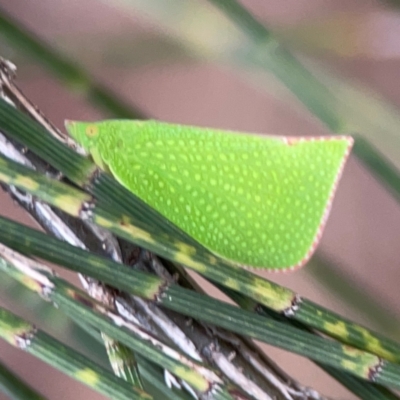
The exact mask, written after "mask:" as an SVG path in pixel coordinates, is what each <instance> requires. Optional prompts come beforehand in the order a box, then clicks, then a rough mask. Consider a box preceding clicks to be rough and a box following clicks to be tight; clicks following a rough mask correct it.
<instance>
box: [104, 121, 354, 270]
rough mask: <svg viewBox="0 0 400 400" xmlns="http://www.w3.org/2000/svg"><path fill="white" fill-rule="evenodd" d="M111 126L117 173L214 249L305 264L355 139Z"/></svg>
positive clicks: (107, 142)
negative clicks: (289, 137) (283, 137)
mask: <svg viewBox="0 0 400 400" xmlns="http://www.w3.org/2000/svg"><path fill="white" fill-rule="evenodd" d="M118 122H119V121H117V122H116V121H113V122H111V124H112V125H111V126H108V128H107V135H104V136H102V137H101V138H99V139H100V140H99V142H98V146H99V151H100V153H101V154H102V157H103V159H104V161H105V162H106V163H107V164H108V166H109V168H110V170H111V172H112V173H113V174H114V176H115V177H116V178H117V179H118V180H119V181H120V182H121V183H122V184H123V185H124V186H126V187H127V188H128V189H129V190H131V191H132V192H133V193H135V194H136V195H137V196H139V197H140V198H142V199H143V200H144V201H145V202H146V203H148V204H149V205H151V206H152V207H153V208H155V209H157V210H158V211H159V212H160V213H161V214H163V215H164V216H165V217H167V218H168V219H169V220H171V221H172V222H174V223H175V224H176V225H177V226H179V227H180V228H181V229H182V230H184V231H185V232H187V233H188V234H189V235H191V236H192V237H194V238H195V239H196V240H198V241H199V242H200V243H202V244H203V245H204V246H205V247H207V248H209V249H210V250H211V251H213V252H215V253H217V254H219V255H221V256H223V257H224V258H227V259H229V260H232V261H234V262H235V263H238V264H241V265H246V266H251V267H261V268H273V269H285V268H292V267H296V266H300V265H301V264H302V263H303V262H304V261H305V260H307V259H308V257H309V256H310V255H311V253H312V251H313V250H314V247H315V245H316V242H317V241H318V239H319V236H320V234H321V232H322V228H323V225H324V223H325V220H326V218H327V215H328V211H329V208H330V204H331V200H332V197H333V192H334V187H335V185H336V182H337V180H338V177H339V176H340V173H341V170H342V167H343V164H344V161H345V157H346V155H347V152H348V151H349V148H350V144H351V142H350V139H349V138H345V137H338V138H334V137H333V138H322V139H321V138H319V139H303V140H301V139H300V140H299V139H294V138H292V139H291V140H289V139H287V140H286V139H282V138H278V137H268V136H264V137H263V136H255V135H241V134H237V133H233V132H232V133H229V132H226V131H223V132H221V131H216V130H211V129H202V128H194V127H187V126H179V125H171V124H165V123H159V122H154V121H146V122H136V121H129V122H123V123H122V122H120V124H118Z"/></svg>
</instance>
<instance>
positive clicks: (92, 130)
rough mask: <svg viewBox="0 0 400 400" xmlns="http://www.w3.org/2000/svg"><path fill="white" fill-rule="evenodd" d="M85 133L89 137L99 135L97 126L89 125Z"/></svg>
mask: <svg viewBox="0 0 400 400" xmlns="http://www.w3.org/2000/svg"><path fill="white" fill-rule="evenodd" d="M85 133H86V136H89V137H93V136H96V135H97V133H98V129H97V126H94V125H89V126H88V127H87V128H86V131H85Z"/></svg>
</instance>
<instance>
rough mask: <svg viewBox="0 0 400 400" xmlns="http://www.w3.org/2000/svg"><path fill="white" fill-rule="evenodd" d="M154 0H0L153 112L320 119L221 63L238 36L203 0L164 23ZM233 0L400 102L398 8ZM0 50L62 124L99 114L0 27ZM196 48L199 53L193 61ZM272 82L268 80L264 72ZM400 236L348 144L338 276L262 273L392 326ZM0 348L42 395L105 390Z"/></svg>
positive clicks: (308, 377) (329, 231) (249, 126)
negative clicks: (217, 57) (220, 27)
mask: <svg viewBox="0 0 400 400" xmlns="http://www.w3.org/2000/svg"><path fill="white" fill-rule="evenodd" d="M128 3H131V4H128ZM152 3H153V1H148V4H147V6H146V1H135V0H132V1H131V2H130V1H128V0H125V1H124V0H119V1H115V2H114V1H96V0H80V1H76V0H75V1H74V0H68V1H67V0H41V1H30V0H0V7H1V8H2V9H4V10H5V11H7V12H8V13H9V14H10V15H12V16H13V17H14V18H15V19H17V20H18V21H20V23H21V24H23V25H25V26H26V27H28V28H29V29H30V30H31V31H32V32H34V33H35V34H36V35H38V36H39V37H41V38H42V39H43V40H45V41H47V42H48V43H49V44H50V45H52V46H53V47H54V48H58V49H60V51H61V52H64V53H66V54H69V55H70V56H71V57H74V58H76V59H77V60H79V62H80V63H81V64H82V65H86V67H87V68H88V69H90V70H91V71H93V73H94V74H95V75H96V76H97V77H98V79H99V80H102V81H103V82H104V84H107V85H109V87H110V88H112V89H113V90H114V91H115V92H117V93H119V94H120V95H121V96H122V97H124V98H125V99H126V100H127V101H131V102H132V104H135V105H136V106H138V107H139V108H140V109H141V110H143V111H144V112H145V113H147V114H148V115H149V116H151V117H154V118H157V119H161V120H166V121H170V122H180V123H187V124H195V125H203V126H212V127H218V128H226V129H234V130H241V131H249V132H263V133H273V134H282V135H293V134H298V135H307V134H310V135H318V134H326V133H328V131H327V129H326V128H325V127H324V126H322V124H321V123H320V122H319V121H317V120H316V119H314V118H313V116H312V115H311V114H309V113H308V112H307V111H306V110H304V109H303V108H302V107H301V106H300V105H299V104H298V103H297V102H296V101H295V100H294V99H293V98H291V97H290V95H288V93H284V94H285V96H286V98H289V100H290V103H289V104H288V102H287V101H283V100H282V97H281V95H282V93H281V91H282V88H281V87H280V88H278V89H277V90H278V92H279V95H278V96H276V93H275V92H274V91H268V90H264V88H263V87H261V86H258V85H257V84H255V81H254V80H252V79H251V78H249V77H244V76H243V75H242V74H241V73H239V72H238V71H235V70H234V69H233V68H231V67H230V66H229V65H228V64H227V65H221V64H219V65H217V64H216V63H214V62H212V61H213V60H212V58H213V54H214V53H213V52H215V54H217V53H218V51H221V50H220V48H221V49H222V48H224V47H223V45H225V46H227V45H234V43H235V40H236V39H235V40H232V38H230V37H228V36H227V37H225V38H224V37H220V36H218V35H217V34H216V32H215V31H213V29H212V28H211V27H213V26H215V22H216V21H218V18H221V16H220V14H219V13H218V12H217V11H215V9H213V8H212V7H211V6H207V2H195V1H187V2H183V1H181V2H177V1H173V2H171V3H170V4H171V5H172V4H178V5H179V7H178V6H177V8H176V12H174V11H172V13H171V15H169V16H168V18H170V21H175V19H176V21H177V22H176V23H172V25H173V28H171V27H170V28H168V27H167V25H168V24H166V25H163V24H161V23H159V21H158V20H156V19H154V15H153V16H152V9H151V7H152V6H151V4H152ZM154 3H157V2H156V1H155V2H154ZM165 3H168V2H165ZM194 3H200V4H201V5H202V6H204V7H205V8H204V11H201V10H202V9H201V10H200V11H199V9H197V8H196V9H194V8H193V10H191V9H190V7H195V5H194ZM242 3H243V4H245V5H246V6H248V7H249V8H250V9H251V10H252V11H253V12H254V13H255V14H256V15H257V16H258V17H259V18H260V19H261V20H262V21H265V22H266V23H267V24H268V25H269V26H272V27H274V29H275V30H276V31H277V32H279V33H280V34H281V35H282V36H283V37H285V40H287V41H288V43H289V44H291V45H292V46H294V48H296V36H298V35H300V33H301V34H302V35H304V40H305V39H307V38H308V39H307V40H308V41H306V40H305V43H306V44H307V43H308V45H309V47H308V48H307V46H305V47H304V48H303V49H302V50H303V51H304V52H307V53H308V55H309V56H312V57H314V59H318V60H319V61H320V62H321V65H322V66H323V67H324V68H327V69H329V70H331V71H334V72H335V73H337V74H338V75H340V74H342V75H343V76H346V77H348V78H352V79H355V80H356V81H357V82H358V83H361V84H364V85H366V86H368V87H370V88H373V89H374V90H376V91H377V92H379V93H381V94H383V95H384V96H385V97H386V98H387V99H389V100H390V101H391V102H392V103H394V104H395V105H397V106H400V79H399V71H400V59H399V56H400V41H399V40H398V37H399V36H398V33H399V30H400V15H399V14H397V12H396V11H395V10H393V9H389V8H388V7H387V5H386V4H385V3H384V2H379V1H361V0H343V1H338V0H335V1H323V0H285V1H283V2H282V1H268V0H253V1H250V0H249V1H242ZM197 6H198V5H197ZM197 6H196V7H197ZM146 7H147V8H146ZM180 7H181V8H180ZM172 8H173V7H172ZM182 9H184V11H182ZM178 10H181V11H179V12H178ZM179 13H182V15H180V14H179ZM349 16H351V18H350V20H348V19H347V18H349ZM164 18H166V17H165V16H164ZM199 20H200V22H199ZM206 21H209V22H210V25H208V24H206V23H205V22H206ZM350 21H351V22H350ZM199 23H202V24H203V25H202V26H199ZM217 24H218V22H217ZM357 24H358V25H357ZM306 27H308V29H309V30H307V29H305V28H306ZM310 27H311V28H310ZM318 29H319V30H318ZM198 32H201V35H200V36H199V34H198ZM293 32H298V35H297V34H296V35H295V34H293ZM396 34H397V36H396ZM178 35H181V36H183V37H186V38H187V42H185V41H183V42H179V44H176V43H177V42H178V41H177V36H178ZM324 35H325V36H324ZM302 37H303V36H302ZM317 39H318V40H317ZM194 40H196V41H197V43H196V46H195V47H194V49H192V50H194V52H193V54H192V53H191V52H190V51H188V46H189V45H190V46H193V43H194ZM214 45H215V46H214ZM207 46H210V47H207ZM218 46H221V47H218ZM0 50H1V53H2V54H1V55H2V56H4V57H7V58H9V59H11V60H12V61H14V62H15V63H17V64H18V67H19V75H18V82H19V86H20V87H21V88H22V89H23V90H24V91H25V92H26V94H27V95H28V96H29V97H30V98H31V99H32V100H33V101H34V102H35V103H36V104H37V105H38V106H39V107H40V108H41V110H43V111H44V113H45V114H46V115H47V116H48V117H49V118H51V119H52V120H53V121H54V122H55V123H56V124H58V125H59V126H60V127H61V126H62V124H63V120H64V119H67V118H68V119H100V118H103V117H104V116H102V114H101V113H100V112H99V111H98V110H95V109H94V108H93V107H91V106H90V105H88V104H87V103H86V102H85V101H84V100H82V99H81V98H80V97H79V88H75V89H76V90H75V94H74V93H72V92H71V91H69V90H68V89H66V88H65V87H63V86H62V85H61V84H60V83H59V82H58V81H57V80H56V79H54V78H53V77H52V76H51V75H50V74H49V73H48V72H47V71H45V70H43V69H42V68H41V67H40V66H39V65H38V64H35V63H34V62H32V61H31V60H29V59H27V58H25V57H24V56H23V54H22V53H20V52H17V51H14V50H13V48H12V47H10V46H8V45H7V44H6V42H5V41H4V42H3V41H1V47H0ZM201 57H204V61H203V62H199V60H201ZM271 82H272V85H271V87H273V79H272V78H271ZM271 82H270V83H271ZM277 85H278V84H277ZM278 86H279V85H278ZM283 92H285V91H283ZM378 134H379V132H377V135H378ZM399 155H400V152H399ZM0 213H1V214H4V215H7V216H10V217H12V218H15V219H18V220H20V221H23V222H24V223H32V222H31V221H30V220H29V218H28V217H27V216H26V215H25V214H24V213H23V212H21V211H20V210H19V209H18V208H17V207H16V206H14V205H13V204H12V202H11V201H10V200H9V198H8V197H7V196H6V195H5V194H4V193H0ZM399 237H400V207H399V206H398V204H397V203H396V201H395V200H394V198H393V197H391V195H390V194H389V193H388V192H387V191H386V190H385V189H383V188H382V186H381V185H380V184H379V183H378V182H377V181H376V180H375V179H374V178H373V177H372V176H371V174H370V173H369V172H368V171H367V170H366V169H365V168H364V167H363V166H362V165H361V164H360V162H358V161H357V160H356V159H355V157H351V158H350V160H349V163H348V165H347V167H346V170H345V173H344V177H343V180H342V182H341V184H340V186H339V190H338V193H337V198H336V200H335V202H334V207H333V210H332V213H331V217H330V220H329V222H328V225H327V228H326V231H325V234H324V236H323V239H322V243H321V245H320V251H319V255H320V256H321V257H325V258H328V259H329V260H330V261H331V262H332V263H333V264H334V265H335V268H334V269H333V273H335V274H338V275H336V278H335V279H337V282H336V284H334V285H332V282H331V285H328V286H326V285H325V284H324V282H323V281H321V279H323V276H324V271H322V270H321V269H320V268H318V267H319V265H317V263H316V262H311V263H310V264H311V265H309V266H307V267H306V268H304V269H302V270H301V271H298V272H296V273H294V274H269V275H268V276H267V277H268V279H272V280H274V281H277V282H279V283H281V284H283V285H285V286H288V287H290V288H292V289H294V290H295V291H297V292H298V293H300V294H301V295H304V296H305V297H307V298H309V299H312V300H314V301H315V302H317V303H319V304H323V305H325V306H326V307H328V308H330V309H333V310H335V311H337V312H338V313H340V314H343V315H346V316H348V317H349V318H351V319H353V320H355V321H358V322H360V323H362V324H364V325H367V326H369V327H371V328H373V329H375V330H379V331H382V332H383V333H384V334H386V335H388V336H391V337H392V338H394V339H397V340H399V338H400V335H399V332H400V325H399V317H400V306H399V303H400V292H399V290H398V285H399V282H400V268H399V261H398V260H399V251H400V250H399V247H398V242H399ZM331 272H332V271H330V273H331ZM320 275H322V278H321V277H320ZM329 279H331V280H332V279H333V277H332V278H329ZM329 279H328V280H329ZM345 284H346V285H348V288H347V289H346V290H347V292H348V294H349V295H351V294H352V293H353V294H355V296H356V297H357V298H358V299H359V300H360V299H361V301H360V302H361V303H363V301H362V299H363V297H360V296H364V295H365V296H367V297H366V298H369V300H372V301H374V302H375V306H376V308H374V309H372V308H371V307H370V306H369V305H368V304H365V305H364V307H363V304H361V305H360V306H359V307H354V306H352V305H351V304H349V302H347V301H345V300H341V299H339V298H338V294H337V291H336V290H337V289H338V288H340V287H342V288H343V287H344V285H345ZM3 286H4V285H3ZM353 289H354V292H353ZM4 290H5V293H7V295H4V296H2V297H0V302H1V304H2V305H5V306H6V307H12V304H11V300H10V299H9V298H8V296H9V295H10V293H11V294H12V287H11V289H10V288H8V289H7V287H6V288H5V289H4ZM32 308H33V305H32V304H28V305H27V307H26V308H24V309H17V310H16V312H17V313H19V314H21V315H23V316H25V317H26V318H28V319H31V320H35V319H37V318H38V317H39V316H37V315H34V313H33V311H31V310H32ZM50 315H51V314H50ZM64 328H65V329H64ZM64 328H61V330H65V332H64V334H65V340H67V339H68V336H69V335H68V332H69V331H68V329H69V328H68V327H64ZM57 329H60V328H59V327H58V328H57ZM266 351H267V352H268V354H269V355H271V356H272V357H273V358H274V359H275V360H276V361H277V362H278V363H279V364H280V365H281V366H282V367H284V368H285V369H286V370H287V371H288V372H289V373H290V374H292V375H293V376H294V377H296V378H297V379H298V380H299V381H300V382H301V383H303V384H305V385H310V386H312V387H314V388H316V389H317V390H319V391H321V392H322V393H324V394H326V395H329V396H331V397H332V398H335V399H348V400H351V399H353V398H354V397H352V395H350V394H349V393H348V392H347V391H346V390H345V389H343V388H342V387H340V386H339V385H338V384H336V383H335V382H333V381H332V380H331V379H330V378H329V377H327V376H326V375H325V374H324V373H322V372H321V371H320V370H319V369H318V368H316V367H314V365H313V364H312V363H311V362H309V361H307V360H304V359H302V358H300V357H297V356H293V355H291V354H287V353H286V352H283V351H280V350H277V349H271V348H269V347H268V348H267V349H266ZM0 359H1V360H2V361H5V362H7V364H8V365H9V366H10V367H12V368H13V369H14V370H15V371H17V372H18V373H19V374H20V375H21V376H23V377H24V379H26V380H27V381H28V382H30V383H31V384H32V385H33V386H34V387H36V388H39V389H40V390H41V392H42V393H43V394H44V395H45V396H47V397H48V398H50V399H55V398H57V399H60V400H61V399H62V400H67V399H89V398H90V399H100V398H101V396H99V395H97V394H93V393H92V392H91V391H90V390H88V389H86V387H84V386H83V385H80V384H78V383H75V382H74V381H72V380H70V379H69V378H66V377H64V376H62V375H61V374H59V373H57V372H55V371H53V370H51V369H50V368H49V367H47V366H46V365H44V364H43V363H41V362H39V361H36V360H34V359H32V358H31V357H29V356H27V355H26V354H23V353H22V352H19V351H17V350H14V349H12V348H11V347H10V346H8V345H6V344H4V343H3V342H0ZM0 399H3V397H1V395H0Z"/></svg>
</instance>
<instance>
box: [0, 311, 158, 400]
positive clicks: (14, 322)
mask: <svg viewBox="0 0 400 400" xmlns="http://www.w3.org/2000/svg"><path fill="white" fill-rule="evenodd" d="M0 337H1V338H3V339H4V340H6V341H7V342H8V343H10V344H11V345H13V346H15V347H19V348H20V349H23V350H25V351H27V352H28V353H30V354H32V355H34V356H35V357H38V358H40V359H41V360H43V361H45V362H46V363H48V364H50V365H52V366H53V367H55V368H57V369H59V370H60V371H62V372H64V373H66V374H67V375H69V376H71V377H73V378H75V379H77V380H78V381H80V382H82V383H84V384H86V385H87V386H89V387H91V388H92V389H94V390H96V391H97V392H99V393H102V394H104V395H106V396H110V397H111V398H113V399H121V400H133V399H137V400H151V396H149V395H148V394H147V393H145V392H143V391H141V390H138V389H135V388H133V387H132V386H131V385H129V384H127V383H125V382H124V381H123V380H121V379H119V378H117V377H115V376H114V375H112V374H110V373H109V372H107V371H106V370H104V369H103V368H101V367H99V366H98V365H97V364H95V363H93V362H92V361H90V360H88V359H87V358H85V357H84V356H82V355H81V354H80V353H78V352H76V351H75V350H73V349H72V348H70V347H67V346H65V345H63V344H62V343H60V342H59V341H57V340H56V339H54V338H52V337H51V336H49V335H47V334H46V333H44V332H43V331H40V330H38V329H37V328H36V327H35V326H33V325H32V324H30V323H28V322H26V321H24V320H23V319H21V318H19V317H17V316H16V315H14V314H12V313H11V312H10V311H7V310H6V309H4V308H0Z"/></svg>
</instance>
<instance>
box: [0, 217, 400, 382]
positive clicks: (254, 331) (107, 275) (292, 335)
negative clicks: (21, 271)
mask: <svg viewBox="0 0 400 400" xmlns="http://www.w3.org/2000/svg"><path fill="white" fill-rule="evenodd" d="M0 222H1V223H0V229H1V230H0V239H1V241H3V242H4V243H6V244H7V245H8V246H10V247H11V248H15V249H16V250H18V251H21V252H22V253H24V254H29V255H32V256H36V257H39V258H45V259H47V260H48V261H51V262H55V263H59V264H60V265H63V266H67V267H69V268H70V269H72V270H75V271H79V272H81V273H84V274H85V275H89V276H92V277H94V278H96V279H99V280H100V281H102V282H105V283H108V284H110V285H113V286H114V287H116V288H119V289H121V290H123V291H124V292H127V293H131V294H134V295H139V296H141V297H144V298H146V299H148V300H152V301H154V300H156V301H157V302H158V303H159V304H160V305H162V306H165V307H167V308H169V309H172V310H174V311H177V312H179V313H182V314H184V315H188V316H190V317H193V318H196V319H199V320H202V321H204V322H207V323H210V324H214V325H216V326H221V327H223V328H225V329H227V330H230V331H232V332H235V333H238V334H241V335H245V336H249V337H253V338H255V339H258V340H261V341H264V342H266V343H269V344H272V345H274V346H278V347H281V348H284V349H286V350H289V351H292V352H295V353H298V354H301V355H304V356H306V357H309V358H311V359H313V360H315V361H319V362H323V363H324V364H327V365H330V366H333V367H335V368H338V369H342V370H344V371H346V372H348V373H351V374H353V375H355V376H358V377H359V378H363V379H365V380H371V379H372V380H375V381H377V382H380V383H382V384H383V385H386V386H388V387H394V388H396V387H399V385H400V366H399V365H395V364H392V363H391V362H389V361H384V362H383V363H382V360H381V359H380V358H379V357H376V356H374V355H372V354H370V353H368V352H364V351H361V350H356V349H354V348H350V347H349V346H345V345H342V344H341V343H338V342H336V341H332V340H327V339H325V338H322V337H318V336H315V335H313V334H310V333H308V332H303V331H301V330H299V329H297V328H293V327H291V326H288V325H287V324H283V323H281V322H278V321H271V320H267V319H266V318H264V317H262V316H258V315H256V314H254V313H250V312H247V311H245V310H241V309H238V308H237V307H233V306H231V305H229V304H226V303H223V302H220V301H218V300H215V299H212V298H209V297H207V296H204V295H201V294H198V293H195V292H192V291H190V290H187V289H183V288H181V287H179V286H177V285H169V286H166V285H165V282H163V281H162V280H161V279H159V278H156V277H154V276H152V275H149V274H145V273H142V272H137V271H132V270H131V269H129V268H127V267H126V266H123V265H121V264H117V263H115V262H112V261H110V260H108V259H104V258H101V257H99V256H95V255H93V254H91V253H88V252H86V251H84V250H81V249H79V248H75V247H73V246H71V245H69V244H67V243H64V242H60V241H59V240H57V239H54V238H50V237H47V236H46V235H44V234H43V233H40V232H37V231H34V230H32V229H30V228H27V227H23V226H21V225H19V224H17V223H14V222H12V221H9V220H6V219H5V218H1V219H0ZM5 232H7V233H6V234H4V233H5ZM2 268H3V269H4V271H5V272H9V269H7V268H6V267H5V266H4V265H3V266H2ZM11 274H13V272H12V271H11ZM12 276H14V275H12ZM17 278H18V275H17ZM20 281H21V282H22V283H24V284H27V285H28V284H29V285H28V287H30V288H32V289H33V290H36V291H41V290H42V287H41V285H40V284H38V283H37V282H36V283H35V282H29V280H28V279H27V278H26V277H23V279H20ZM65 292H66V293H67V292H68V290H66V291H65ZM56 302H57V304H59V305H60V307H61V303H62V302H61V300H60V299H57V300H56ZM187 304H194V305H195V306H193V307H190V308H188V307H187ZM79 312H80V311H79V310H74V313H72V314H71V315H75V316H76V315H80V314H79ZM86 318H87V317H86ZM97 322H99V321H97ZM100 322H101V321H100ZM100 322H99V323H100ZM103 322H104V321H103ZM93 324H94V323H93ZM101 324H103V323H101ZM99 329H100V330H101V331H104V332H105V333H107V334H108V335H110V336H112V337H113V338H115V339H117V340H119V341H121V342H122V343H124V344H127V345H129V344H128V343H126V338H121V337H120V336H119V334H118V333H117V332H115V333H114V332H110V331H109V328H108V327H107V326H104V327H103V325H100V326H99ZM114 335H115V337H114ZM129 346H130V345H129ZM378 370H379V374H378V373H377V371H378Z"/></svg>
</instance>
